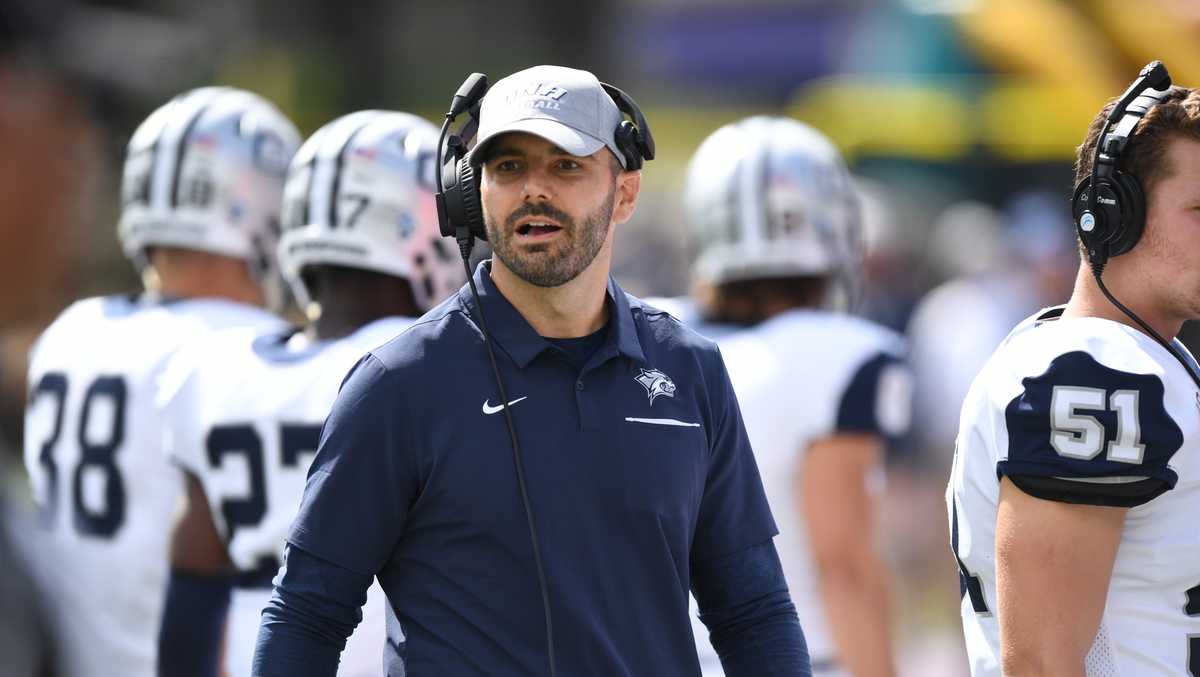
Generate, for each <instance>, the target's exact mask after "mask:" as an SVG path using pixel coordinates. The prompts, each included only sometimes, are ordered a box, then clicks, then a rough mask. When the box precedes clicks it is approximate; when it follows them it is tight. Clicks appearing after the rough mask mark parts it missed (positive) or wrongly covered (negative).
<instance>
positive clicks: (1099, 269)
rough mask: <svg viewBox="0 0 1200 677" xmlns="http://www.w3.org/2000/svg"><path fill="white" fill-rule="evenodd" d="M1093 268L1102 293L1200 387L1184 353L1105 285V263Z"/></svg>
mask: <svg viewBox="0 0 1200 677" xmlns="http://www.w3.org/2000/svg"><path fill="white" fill-rule="evenodd" d="M1091 268H1092V277H1094V278H1096V285H1097V286H1099V287H1100V291H1101V293H1103V294H1104V297H1105V298H1107V299H1108V300H1109V302H1110V303H1112V304H1113V305H1114V306H1116V307H1117V309H1118V310H1120V311H1121V312H1122V313H1125V314H1126V315H1128V316H1129V319H1131V320H1133V321H1134V322H1136V323H1137V324H1138V326H1139V327H1141V328H1142V330H1143V331H1145V332H1146V333H1147V334H1149V335H1150V337H1151V338H1153V339H1154V340H1155V341H1157V342H1158V344H1159V345H1161V346H1162V347H1163V348H1165V349H1166V351H1167V352H1168V353H1170V354H1171V357H1174V358H1175V359H1176V360H1177V361H1178V362H1179V364H1181V365H1183V369H1184V371H1186V372H1187V373H1188V376H1190V377H1192V381H1193V382H1194V383H1195V384H1196V387H1197V388H1200V375H1197V374H1196V369H1195V368H1194V367H1193V366H1192V365H1191V364H1190V363H1189V362H1188V361H1187V359H1186V358H1185V357H1184V356H1183V354H1182V353H1180V352H1179V351H1178V350H1177V349H1176V348H1175V346H1173V345H1171V344H1170V343H1168V342H1167V340H1166V339H1164V338H1163V337H1162V335H1161V334H1159V333H1158V332H1156V331H1154V328H1153V327H1151V326H1150V325H1149V324H1146V322H1145V321H1143V320H1142V318H1140V317H1138V316H1137V315H1136V314H1134V312H1133V311H1132V310H1130V309H1129V308H1126V307H1125V304H1123V303H1121V302H1120V301H1118V300H1117V298H1116V297H1115V296H1113V295H1112V292H1110V291H1108V287H1106V286H1104V280H1103V279H1101V273H1103V272H1104V264H1103V263H1096V262H1093V263H1092V264H1091Z"/></svg>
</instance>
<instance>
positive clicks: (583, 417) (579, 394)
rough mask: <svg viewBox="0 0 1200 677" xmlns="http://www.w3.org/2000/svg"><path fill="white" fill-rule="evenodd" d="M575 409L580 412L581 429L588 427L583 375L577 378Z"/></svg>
mask: <svg viewBox="0 0 1200 677" xmlns="http://www.w3.org/2000/svg"><path fill="white" fill-rule="evenodd" d="M575 410H576V411H577V412H578V413H579V429H580V430H587V429H588V423H589V422H588V420H587V408H586V407H585V406H584V403H583V377H582V376H580V377H579V378H577V379H575Z"/></svg>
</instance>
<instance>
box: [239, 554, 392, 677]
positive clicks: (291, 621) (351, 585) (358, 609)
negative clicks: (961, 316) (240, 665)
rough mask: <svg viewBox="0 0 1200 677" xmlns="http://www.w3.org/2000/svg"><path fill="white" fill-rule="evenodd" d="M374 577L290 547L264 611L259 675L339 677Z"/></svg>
mask: <svg viewBox="0 0 1200 677" xmlns="http://www.w3.org/2000/svg"><path fill="white" fill-rule="evenodd" d="M371 579H372V577H371V576H367V575H364V574H359V573H355V572H353V571H350V570H349V569H346V568H343V567H340V566H338V565H337V564H334V563H332V562H329V561H327V560H323V559H321V558H319V557H316V556H314V555H312V554H311V553H308V552H305V551H304V550H302V549H300V548H298V547H296V546H295V545H291V544H289V545H288V546H287V548H286V550H285V551H284V564H283V567H282V568H281V569H280V570H279V575H278V576H277V577H276V578H275V592H274V593H273V594H272V595H271V601H270V602H268V603H267V606H266V608H265V609H263V615H262V625H261V626H259V629H258V641H257V645H256V647H255V650H254V666H253V672H252V673H251V674H253V675H254V677H277V676H278V677H284V676H289V677H333V675H336V674H337V668H338V659H339V656H340V655H341V653H342V649H343V648H345V646H346V639H347V638H348V637H349V636H350V634H351V633H352V632H354V628H355V626H357V625H358V623H359V621H361V620H362V605H363V604H364V603H365V602H366V601H367V593H366V591H367V588H368V587H370V585H371Z"/></svg>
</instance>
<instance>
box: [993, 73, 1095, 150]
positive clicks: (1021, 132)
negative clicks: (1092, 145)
mask: <svg viewBox="0 0 1200 677" xmlns="http://www.w3.org/2000/svg"><path fill="white" fill-rule="evenodd" d="M1107 99H1108V96H1107V95H1105V94H1100V95H1097V94H1095V93H1092V94H1091V95H1088V96H1064V95H1063V92H1062V88H1061V87H1060V86H1059V85H1057V84H1054V83H1048V82H1031V81H1021V80H1001V81H998V82H996V84H995V85H994V86H992V87H991V88H990V89H988V90H987V91H985V92H984V94H983V95H982V96H981V97H980V100H979V106H978V111H979V117H980V119H979V122H980V137H981V139H982V140H983V141H984V143H986V145H988V146H989V147H990V148H991V149H992V151H993V152H994V153H995V154H996V156H997V157H1000V158H1004V159H1007V160H1011V161H1013V162H1044V161H1053V160H1070V159H1071V158H1073V157H1074V155H1075V147H1076V146H1077V145H1078V144H1079V143H1081V142H1082V141H1083V136H1084V132H1085V131H1086V130H1087V127H1088V124H1090V123H1091V121H1092V117H1093V116H1095V115H1096V112H1097V111H1098V110H1100V107H1101V106H1102V105H1103V104H1104V102H1105V101H1106V100H1107Z"/></svg>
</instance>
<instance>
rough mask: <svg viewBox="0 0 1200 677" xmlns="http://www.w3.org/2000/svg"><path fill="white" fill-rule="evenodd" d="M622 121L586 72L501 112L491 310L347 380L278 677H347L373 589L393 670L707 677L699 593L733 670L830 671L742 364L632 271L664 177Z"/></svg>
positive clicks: (284, 572)
mask: <svg viewBox="0 0 1200 677" xmlns="http://www.w3.org/2000/svg"><path fill="white" fill-rule="evenodd" d="M625 103H626V104H628V103H631V101H626V102H625ZM626 108H628V105H627V106H626ZM634 108H635V109H636V104H634ZM626 112H629V111H628V110H626ZM637 117H640V112H639V113H638V115H637ZM623 122H625V120H624V116H623V114H622V108H621V107H619V105H618V99H616V98H614V96H613V95H612V94H611V93H610V91H609V90H607V89H606V88H605V87H604V86H602V85H601V83H600V82H599V81H598V80H597V79H596V77H595V76H594V75H592V74H591V73H589V72H586V71H581V70H574V69H570V68H563V67H558V66H538V67H534V68H529V69H527V70H523V71H520V72H518V73H514V74H513V75H510V76H508V77H506V78H504V79H502V80H500V81H499V82H497V83H495V85H494V86H493V87H492V88H491V89H490V90H489V91H488V92H487V94H486V96H485V97H484V98H483V101H482V104H481V107H480V109H479V128H478V135H477V141H476V144H475V146H474V147H473V148H472V150H471V153H470V155H469V156H468V158H469V161H470V163H471V165H472V166H474V167H475V168H476V176H478V177H479V178H478V190H479V196H480V199H481V202H482V213H483V221H484V224H485V226H486V232H487V236H488V240H489V241H490V243H491V245H492V248H493V253H494V258H493V259H492V260H490V261H484V262H483V263H481V264H480V265H479V266H478V268H477V269H476V270H475V274H474V280H475V285H476V287H477V288H478V305H477V303H476V301H475V299H474V297H473V296H472V294H471V292H470V290H469V288H467V287H464V288H463V290H460V291H459V292H458V293H457V294H455V295H454V296H452V297H450V298H449V299H447V300H446V301H445V302H443V303H442V304H441V305H440V306H439V307H437V308H435V309H434V310H432V311H430V312H429V313H428V314H426V315H425V316H424V317H423V318H421V319H420V320H418V322H417V323H416V324H415V325H414V326H412V327H411V328H409V329H408V330H406V331H405V332H404V333H403V334H401V335H400V336H398V337H397V338H395V339H393V340H392V341H391V342H389V343H387V344H385V345H384V346H382V347H380V348H378V349H376V350H374V351H372V352H371V353H369V354H368V355H366V356H365V357H363V358H362V360H360V361H359V363H358V364H357V365H356V366H355V367H354V369H353V370H352V371H351V373H350V375H349V376H347V378H346V381H345V382H344V384H343V386H342V389H341V392H340V394H339V395H338V397H337V400H336V401H335V403H334V405H333V410H332V412H331V413H330V415H329V419H328V420H327V421H326V423H325V427H324V430H323V432H322V435H321V441H320V448H319V450H318V452H317V457H316V459H315V461H314V462H313V464H312V467H311V470H310V471H309V476H308V483H307V487H306V489H305V492H304V498H303V502H302V505H301V507H300V512H299V514H298V516H297V518H296V521H295V523H294V525H293V527H292V530H291V533H290V535H289V537H288V546H287V551H286V562H285V564H284V566H283V568H282V569H280V572H279V575H278V576H277V577H276V579H275V591H274V595H273V597H272V600H271V602H270V604H269V605H268V606H267V608H266V609H265V610H264V612H263V621H262V626H261V628H260V630H259V637H258V648H257V651H256V654H255V659H254V674H255V675H260V676H262V677H268V676H274V675H288V676H290V677H295V676H301V677H304V676H309V675H313V676H316V675H321V676H330V677H331V676H333V675H335V674H336V672H337V663H338V655H339V653H340V651H341V650H342V647H343V645H344V643H345V640H346V638H347V637H348V636H349V635H350V634H351V632H353V630H354V626H355V625H356V624H357V623H358V621H359V620H360V618H361V612H360V607H361V605H362V603H363V601H364V600H365V598H366V590H367V588H368V586H369V585H370V583H371V581H372V579H373V578H378V580H379V582H380V585H381V586H382V587H383V589H384V590H385V591H386V593H387V596H388V600H389V606H390V613H389V621H390V622H389V637H388V644H387V646H386V647H385V648H384V656H383V661H384V664H385V666H386V669H387V674H388V675H389V676H391V677H396V676H400V675H407V676H408V677H425V676H427V675H439V676H440V675H453V676H455V677H459V676H464V675H521V676H525V675H552V676H553V675H563V676H564V677H566V676H567V675H570V676H572V677H578V676H591V675H594V676H596V677H613V676H618V675H626V676H631V677H632V676H636V677H649V676H654V677H660V676H674V675H686V676H698V675H699V674H700V670H699V666H698V661H697V657H696V650H695V645H694V643H693V639H692V634H691V625H690V622H689V618H688V592H689V590H691V591H692V592H693V593H694V594H695V596H696V599H697V601H698V602H699V606H700V610H701V619H702V620H703V621H704V623H705V624H706V625H707V627H708V629H709V632H710V638H711V641H712V643H713V645H714V646H715V648H716V650H717V652H718V654H719V655H720V656H721V661H722V664H723V665H724V668H725V671H726V674H727V675H728V677H751V676H753V677H761V676H762V675H772V676H773V677H782V676H786V677H791V676H793V675H809V674H810V669H809V661H808V654H807V650H806V647H805V643H804V636H803V633H802V632H801V629H800V624H799V621H798V620H797V618H796V613H795V609H794V608H793V606H792V602H791V599H790V598H789V596H788V591H787V586H786V584H785V583H784V577H783V572H782V570H781V568H780V564H779V558H778V556H777V554H776V552H775V547H774V545H773V543H772V538H773V537H774V536H775V534H776V533H777V530H776V527H775V522H774V520H773V519H772V517H771V512H770V509H769V508H768V506H767V501H766V498H765V496H764V494H763V489H762V484H761V481H760V479H759V475H758V469H757V467H756V465H755V462H754V456H753V453H752V451H751V449H750V444H749V442H748V441H747V437H746V431H745V428H744V426H743V423H742V418H741V414H740V412H739V410H738V404H737V400H736V399H735V397H734V394H733V389H732V387H731V385H730V382H729V377H728V375H727V374H726V371H725V365H724V363H723V362H722V359H721V355H720V353H719V352H718V350H717V348H716V347H715V345H714V344H713V343H711V342H710V341H708V340H706V339H704V338H701V337H700V336H698V335H697V334H695V333H693V332H692V331H690V330H689V329H687V328H686V327H684V326H683V325H681V324H680V323H679V322H678V321H677V320H675V319H674V318H672V317H671V316H669V315H667V314H666V313H664V312H661V311H659V310H656V309H654V308H652V307H650V306H648V305H646V304H644V303H642V302H641V301H640V300H638V299H637V298H634V297H633V296H630V295H629V294H626V293H625V292H624V291H622V290H621V288H620V287H619V286H618V285H617V283H616V282H615V281H614V280H613V278H612V277H611V276H610V274H609V269H610V267H611V262H612V250H613V237H614V233H615V231H616V226H617V225H619V224H622V223H625V222H626V221H627V220H628V219H629V218H630V216H631V215H632V214H633V211H634V208H635V206H636V204H637V198H638V192H639V189H640V185H641V172H640V171H638V168H640V166H641V161H642V160H643V159H649V158H648V157H642V158H633V157H629V156H628V154H629V153H631V152H636V151H634V150H633V149H632V146H631V145H630V144H629V143H622V142H621V141H620V139H619V137H620V136H621V133H620V131H619V130H621V128H622V123H623ZM626 124H628V123H626ZM643 124H644V123H643ZM645 131H646V133H647V134H648V130H645ZM643 155H645V154H643ZM649 155H650V156H652V155H653V153H652V152H650V153H649ZM480 311H482V313H483V316H484V317H485V318H486V323H487V327H488V328H489V329H490V336H491V340H492V341H493V342H494V345H495V356H496V359H497V362H498V371H499V373H500V374H501V375H502V378H503V383H504V385H505V387H506V392H507V395H508V398H507V401H505V400H504V398H502V397H501V396H500V395H499V394H498V392H499V391H498V390H497V384H496V381H495V376H494V374H493V370H492V365H491V363H490V362H489V359H488V351H487V349H486V347H485V345H484V334H483V332H482V330H481V327H480V322H479V314H480ZM506 406H507V407H508V408H509V412H508V413H510V414H511V417H512V423H513V425H514V429H515V433H516V435H515V437H518V438H519V440H520V463H521V467H523V468H524V485H525V487H526V488H527V500H528V508H529V510H528V516H527V512H526V508H525V506H524V505H523V500H522V495H521V492H522V487H521V486H520V485H519V484H518V481H517V473H516V466H515V465H514V457H513V451H512V446H511V445H512V441H511V438H510V434H509V429H508V428H507V427H506V423H505V416H504V413H503V409H504V407H506ZM534 524H536V529H534V528H533V525H534ZM531 533H532V534H535V538H536V540H531Z"/></svg>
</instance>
